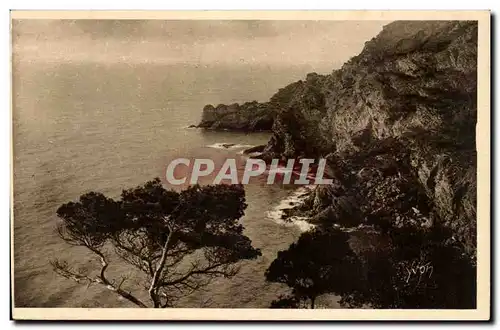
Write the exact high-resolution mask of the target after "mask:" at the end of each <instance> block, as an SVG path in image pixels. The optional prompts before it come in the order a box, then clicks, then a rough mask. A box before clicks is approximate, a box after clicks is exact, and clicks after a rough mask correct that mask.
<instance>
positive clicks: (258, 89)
mask: <svg viewBox="0 0 500 330" xmlns="http://www.w3.org/2000/svg"><path fill="white" fill-rule="evenodd" d="M307 72H309V69H308V68H301V67H297V68H283V69H275V68H273V69H271V68H268V67H244V66H242V67H195V66H181V65H177V66H159V65H152V64H145V65H133V66H131V65H127V64H113V65H97V64H74V63H64V64H47V63H44V64H42V63H19V62H16V63H15V64H14V70H13V93H14V95H13V103H14V110H13V143H14V146H13V147H14V264H15V276H14V277H15V278H14V279H15V283H14V285H15V304H16V306H20V307H28V306H33V307H134V306H133V305H130V304H129V303H128V302H126V301H123V300H120V299H118V298H117V296H116V295H114V294H113V293H110V292H109V291H107V290H106V289H103V288H101V287H99V286H95V287H94V286H91V287H87V286H85V285H79V284H76V283H75V282H73V281H71V280H68V279H65V278H61V277H59V276H57V275H56V274H55V273H54V272H53V271H52V269H51V267H50V264H49V261H50V260H51V259H52V258H60V259H63V260H67V261H69V262H70V263H71V264H73V265H75V267H77V268H80V269H82V270H85V269H93V267H92V265H97V261H96V260H95V259H94V258H93V257H92V256H91V255H89V254H88V253H87V252H86V251H85V250H84V249H80V248H74V247H73V248H71V247H69V246H68V245H66V244H65V243H64V242H63V241H62V240H61V239H60V238H59V237H58V236H57V234H56V232H55V226H56V224H57V221H58V219H57V217H56V215H55V211H56V209H57V208H58V207H59V206H60V205H61V204H62V203H66V202H68V201H71V200H75V199H77V198H78V197H79V196H80V195H81V194H82V193H85V192H88V191H100V192H103V193H106V194H109V195H110V196H113V197H116V196H118V195H119V193H120V192H121V190H122V189H125V188H129V187H133V186H135V185H138V184H141V183H144V182H145V181H146V180H149V179H152V178H154V177H157V176H161V175H162V174H163V171H164V168H165V166H166V164H167V162H168V161H169V160H170V159H172V158H175V157H184V156H189V157H196V156H204V157H205V156H206V157H210V158H214V159H224V157H228V156H231V154H236V153H237V151H238V150H236V149H234V150H233V149H231V150H223V149H217V148H213V147H211V146H212V145H214V144H216V143H223V142H227V143H235V144H240V145H257V144H263V143H265V142H266V141H267V140H268V135H267V134H260V133H256V134H242V133H229V132H203V131H201V130H197V129H187V128H186V127H187V126H188V125H190V124H196V123H197V122H198V121H199V119H200V116H201V109H202V108H203V106H204V105H205V104H207V103H211V104H218V103H233V102H243V101H250V100H257V101H266V100H268V99H269V97H270V96H271V95H272V94H273V93H274V92H275V91H276V90H277V89H278V88H280V87H283V86H284V85H286V84H288V83H290V82H293V81H295V80H297V79H302V78H303V77H304V76H305V74H306V73H307ZM291 193H292V191H291V190H289V189H288V190H287V189H284V188H283V187H280V186H267V185H258V184H257V185H249V186H247V188H246V194H247V202H248V208H247V210H246V214H245V216H244V218H243V224H244V226H245V233H246V235H248V236H249V237H250V238H251V239H252V241H253V244H254V246H256V247H258V248H261V249H262V252H263V256H262V257H261V258H259V259H258V260H254V261H250V262H244V263H242V268H241V271H240V273H239V274H238V275H237V276H236V277H235V278H233V279H227V280H226V279H221V280H217V281H216V282H214V283H213V284H211V285H210V286H209V287H207V289H206V290H205V291H204V292H199V293H196V294H193V295H191V296H189V297H186V298H185V299H183V300H181V301H179V304H178V305H179V307H200V306H202V305H205V306H209V307H268V306H269V303H270V302H271V301H272V300H273V299H275V298H276V297H277V296H278V295H279V294H280V293H283V292H286V287H284V286H282V285H278V284H268V283H266V282H265V281H264V271H265V270H266V268H267V267H268V266H269V264H270V263H271V262H272V260H273V259H274V258H275V257H276V253H277V252H278V251H279V250H283V249H286V248H287V247H288V246H289V244H290V243H292V242H293V241H294V240H296V239H297V237H298V236H299V235H300V232H301V231H300V228H299V227H298V226H290V225H288V226H285V225H283V224H280V223H279V222H278V221H275V220H276V219H273V217H275V216H273V214H274V213H273V212H270V211H273V210H275V209H276V207H277V206H278V205H280V203H281V205H282V204H283V200H284V199H286V198H287V196H290V194H291ZM292 198H293V196H292ZM269 212H270V213H269ZM110 271H111V274H113V275H115V276H116V277H117V278H119V277H120V276H121V275H131V276H132V277H133V273H131V270H130V268H128V267H124V266H123V265H122V264H120V263H115V264H113V266H112V267H111V269H110ZM125 285H126V286H128V288H130V289H131V290H134V288H137V286H138V285H139V283H137V282H135V281H134V279H133V278H132V279H131V280H129V281H128V282H126V284H125Z"/></svg>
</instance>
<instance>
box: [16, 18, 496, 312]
mask: <svg viewBox="0 0 500 330" xmlns="http://www.w3.org/2000/svg"><path fill="white" fill-rule="evenodd" d="M11 41H12V45H11V46H12V48H11V50H12V61H11V62H12V63H11V65H12V66H11V67H12V150H13V151H12V158H11V160H12V201H13V202H12V212H11V242H12V248H11V256H12V260H11V261H12V264H11V274H12V276H11V287H12V298H11V300H12V318H13V319H14V320H311V321H313V320H332V321H335V320H488V319H489V318H490V280H491V279H490V213H489V210H490V165H489V164H490V12H489V11H303V12H301V11H273V12H267V11H257V12H251V11H199V12H196V11H189V12H187V11H186V12H184V11H166V12H158V11H141V12H134V11H121V12H112V11H57V12H50V11H11Z"/></svg>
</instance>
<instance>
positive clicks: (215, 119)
mask: <svg viewBox="0 0 500 330" xmlns="http://www.w3.org/2000/svg"><path fill="white" fill-rule="evenodd" d="M274 117H275V112H274V111H273V110H272V109H271V108H270V107H269V104H267V103H259V102H257V101H253V102H246V103H243V104H241V105H240V104H238V103H234V104H231V105H224V104H219V105H218V106H217V107H214V106H212V105H206V106H205V107H204V108H203V114H202V118H201V122H200V124H199V125H198V127H200V128H207V129H213V130H238V131H269V130H271V128H272V125H273V123H274Z"/></svg>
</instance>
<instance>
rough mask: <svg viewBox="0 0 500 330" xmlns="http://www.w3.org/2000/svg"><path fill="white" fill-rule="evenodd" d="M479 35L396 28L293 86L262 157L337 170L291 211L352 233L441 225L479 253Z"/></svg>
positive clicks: (465, 27)
mask: <svg viewBox="0 0 500 330" xmlns="http://www.w3.org/2000/svg"><path fill="white" fill-rule="evenodd" d="M477 29H478V27H477V23H476V22H468V21H446V22H442V21H425V22H423V21H398V22H394V23H391V24H389V25H387V26H385V27H384V28H383V30H382V32H381V33H380V34H379V35H378V36H377V37H375V38H373V39H372V40H370V41H368V42H366V43H365V47H364V49H363V51H362V52H361V53H360V54H359V55H358V56H355V57H354V58H352V59H351V60H349V61H348V62H347V63H345V64H344V65H343V67H342V68H341V69H339V70H336V71H334V72H332V73H331V74H329V75H316V74H310V75H309V76H308V77H307V79H306V80H305V81H302V82H298V83H295V84H293V86H292V85H290V86H287V87H286V89H289V90H293V92H291V93H289V97H288V98H286V99H282V100H280V102H279V105H278V106H277V110H276V113H277V115H276V119H275V121H274V125H273V135H272V137H271V139H270V141H269V143H268V145H267V146H266V148H265V151H264V158H274V157H288V158H289V157H304V156H307V157H310V156H312V157H319V156H324V157H327V158H328V160H329V166H330V168H331V171H332V172H333V173H335V184H334V185H332V186H328V187H318V188H317V189H316V191H315V193H313V194H312V195H311V197H310V198H309V199H308V200H307V201H306V203H305V204H304V205H301V206H299V207H297V208H296V209H295V210H294V211H295V212H298V213H302V214H304V213H305V214H306V215H308V216H309V217H310V218H311V219H313V221H316V222H318V221H319V222H321V223H337V224H341V225H349V226H352V225H357V224H374V225H377V226H379V227H381V228H383V227H384V226H395V225H398V224H413V225H417V226H427V227H432V226H435V225H442V226H444V227H446V228H449V229H450V230H451V231H452V233H453V234H452V239H453V240H455V241H457V242H459V243H460V244H461V245H462V247H463V249H464V251H466V252H468V253H470V254H472V255H473V254H474V252H475V245H476V242H475V237H476V152H475V125H476V86H477V71H476V70H477V69H476V67H477V32H478V30H477ZM314 219H315V220H314ZM321 219H322V220H321Z"/></svg>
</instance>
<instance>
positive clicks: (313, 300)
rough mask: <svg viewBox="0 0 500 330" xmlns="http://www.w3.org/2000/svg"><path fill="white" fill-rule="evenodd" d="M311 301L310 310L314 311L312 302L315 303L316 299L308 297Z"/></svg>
mask: <svg viewBox="0 0 500 330" xmlns="http://www.w3.org/2000/svg"><path fill="white" fill-rule="evenodd" d="M309 299H311V309H314V302H315V301H316V297H309Z"/></svg>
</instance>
